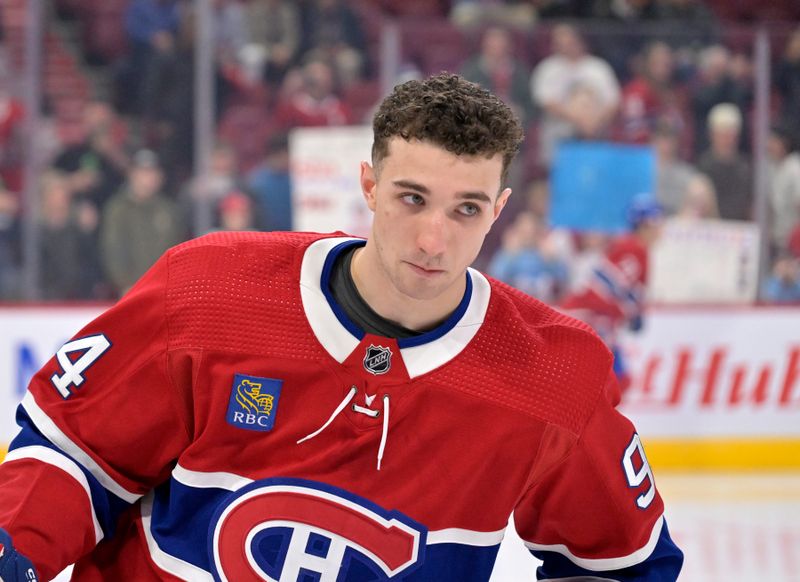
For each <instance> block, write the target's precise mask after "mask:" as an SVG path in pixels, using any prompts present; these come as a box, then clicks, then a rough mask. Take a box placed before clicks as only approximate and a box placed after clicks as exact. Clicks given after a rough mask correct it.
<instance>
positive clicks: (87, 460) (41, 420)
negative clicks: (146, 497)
mask: <svg viewBox="0 0 800 582" xmlns="http://www.w3.org/2000/svg"><path fill="white" fill-rule="evenodd" d="M22 407H23V408H24V409H25V411H26V412H27V413H28V415H29V416H30V417H31V420H32V421H33V423H34V424H35V425H36V428H38V429H39V430H40V431H41V433H42V434H43V435H44V436H45V437H47V439H48V440H49V441H50V442H51V443H53V444H54V445H56V446H57V447H58V448H60V449H61V450H62V451H64V452H65V453H66V454H68V455H69V456H70V457H72V458H73V459H75V460H76V461H78V463H80V464H81V465H83V466H84V467H85V468H86V469H87V470H88V471H89V472H90V473H91V474H92V475H93V476H94V478H95V479H97V480H98V481H99V482H100V484H101V485H102V486H103V487H105V488H106V489H108V490H109V491H111V492H112V493H113V494H114V495H116V496H117V497H119V498H120V499H124V500H125V501H127V502H128V503H133V502H135V501H136V500H137V499H139V498H140V497H141V495H140V494H137V493H133V492H131V491H128V490H127V489H125V488H124V487H123V486H122V485H120V484H119V483H117V482H116V481H114V479H112V478H111V476H110V475H109V474H108V473H106V472H105V471H104V470H103V469H102V468H101V467H100V465H98V464H97V463H96V462H95V460H94V459H92V458H91V457H90V456H89V455H88V454H87V453H86V452H85V451H84V450H83V449H81V448H80V447H79V446H78V445H76V444H75V443H74V442H72V440H70V438H69V437H68V436H67V435H65V434H64V433H63V432H62V431H61V429H60V428H58V426H57V425H56V423H55V422H53V420H52V419H51V418H50V417H49V416H47V414H46V413H45V412H44V411H43V410H42V409H41V408H39V405H38V404H37V403H36V400H35V399H34V397H33V394H31V393H30V392H27V393H26V394H25V397H24V398H23V399H22Z"/></svg>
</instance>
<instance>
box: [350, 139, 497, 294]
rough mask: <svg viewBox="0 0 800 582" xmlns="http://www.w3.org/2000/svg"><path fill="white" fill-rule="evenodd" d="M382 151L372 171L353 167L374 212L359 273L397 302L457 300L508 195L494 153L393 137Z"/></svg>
mask: <svg viewBox="0 0 800 582" xmlns="http://www.w3.org/2000/svg"><path fill="white" fill-rule="evenodd" d="M388 151H389V153H388V155H387V156H386V157H385V158H384V159H383V160H382V161H381V162H380V164H379V167H377V168H373V167H372V166H370V165H369V164H367V163H366V162H363V163H362V166H361V186H362V190H363V192H364V196H365V198H366V201H367V205H368V206H369V208H370V210H372V212H373V213H374V219H373V224H372V237H371V238H370V242H369V244H368V248H367V249H365V253H364V254H365V255H366V256H367V257H368V260H367V261H366V262H367V264H368V265H369V266H370V267H371V268H370V270H369V271H368V275H367V276H368V277H371V278H374V279H373V281H372V283H373V284H374V283H375V281H378V282H379V284H381V285H383V286H384V287H385V288H386V289H387V292H388V293H390V294H392V295H393V296H394V297H396V298H397V300H399V301H403V300H405V299H414V300H426V301H431V302H441V304H442V306H447V305H450V304H452V302H453V301H456V302H457V301H458V300H460V298H461V296H462V295H463V292H464V271H465V269H466V268H467V267H468V266H469V265H470V264H471V263H472V262H473V260H474V259H475V257H476V256H477V255H478V252H479V251H480V248H481V245H482V244H483V239H484V237H485V236H486V234H487V233H488V232H489V228H490V227H491V225H492V223H493V222H494V221H495V219H496V218H497V216H498V215H499V214H500V211H501V210H502V209H503V206H505V203H506V200H507V199H508V196H509V195H510V194H511V190H509V189H506V190H503V191H502V192H501V191H500V187H501V173H502V165H503V164H502V156H501V155H500V154H496V155H495V156H493V157H492V158H488V159H487V158H485V157H482V156H456V155H455V154H452V153H450V152H448V151H446V150H445V149H443V148H441V147H439V146H436V145H433V144H431V143H427V142H421V141H418V140H413V141H405V140H404V139H401V138H399V137H395V138H392V140H391V141H390V142H389V150H388ZM365 258H366V257H365Z"/></svg>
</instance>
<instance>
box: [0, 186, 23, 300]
mask: <svg viewBox="0 0 800 582" xmlns="http://www.w3.org/2000/svg"><path fill="white" fill-rule="evenodd" d="M18 211H19V200H18V198H17V196H16V195H15V194H13V193H12V192H11V191H9V190H8V189H7V188H6V186H5V183H4V182H3V180H2V178H0V301H3V300H5V301H7V300H9V299H13V298H15V297H16V296H17V294H18V291H19V289H17V283H18V281H19V276H18V269H19V214H18Z"/></svg>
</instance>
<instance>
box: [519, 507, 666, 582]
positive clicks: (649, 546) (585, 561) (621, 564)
mask: <svg viewBox="0 0 800 582" xmlns="http://www.w3.org/2000/svg"><path fill="white" fill-rule="evenodd" d="M663 527H664V516H663V515H662V516H661V517H659V518H658V520H657V521H656V523H655V524H654V525H653V531H652V532H650V539H649V540H647V543H646V544H645V545H644V546H642V547H641V548H639V549H638V550H636V551H635V552H633V553H632V554H628V555H627V556H620V557H618V558H581V557H579V556H576V555H575V554H573V553H572V552H570V551H569V548H567V546H565V545H564V544H537V543H534V542H525V546H526V547H527V548H528V549H530V550H536V551H538V552H556V553H558V554H561V555H562V556H566V557H567V558H568V559H569V561H570V562H572V563H573V564H575V565H576V566H580V567H581V568H585V569H586V570H593V571H595V572H603V571H606V570H619V569H622V568H628V567H630V566H635V565H636V564H639V563H641V562H643V561H645V560H646V559H647V558H648V557H649V556H650V554H652V553H653V550H654V549H655V547H656V544H657V543H658V538H659V537H660V536H661V529H662V528H663Z"/></svg>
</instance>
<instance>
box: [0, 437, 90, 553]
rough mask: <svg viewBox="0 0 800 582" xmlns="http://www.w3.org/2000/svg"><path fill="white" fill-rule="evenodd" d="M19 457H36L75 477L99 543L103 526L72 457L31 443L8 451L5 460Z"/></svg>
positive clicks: (87, 484)
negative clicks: (87, 507)
mask: <svg viewBox="0 0 800 582" xmlns="http://www.w3.org/2000/svg"><path fill="white" fill-rule="evenodd" d="M20 459H36V460H37V461H40V462H42V463H46V464H48V465H51V466H53V467H56V468H58V469H61V470H62V471H64V472H65V473H67V474H68V475H69V476H70V477H72V478H73V479H75V481H77V482H78V484H79V485H80V486H81V487H83V490H84V491H86V497H87V498H88V500H89V508H90V509H91V512H92V524H93V525H94V543H95V545H96V544H99V543H100V540H102V539H103V528H102V527H100V521H99V520H98V519H97V513H96V512H95V510H94V504H93V503H92V491H91V489H90V488H89V481H88V480H87V479H86V475H84V474H83V471H81V469H80V467H78V465H76V464H75V463H74V462H73V461H72V459H69V458H68V457H65V456H64V455H62V454H61V453H58V452H56V451H54V450H53V449H48V448H47V447H43V446H41V445H31V446H27V447H20V448H18V449H14V450H13V451H9V452H8V454H7V455H6V458H5V462H7V463H9V462H11V461H18V460H20Z"/></svg>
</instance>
